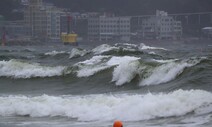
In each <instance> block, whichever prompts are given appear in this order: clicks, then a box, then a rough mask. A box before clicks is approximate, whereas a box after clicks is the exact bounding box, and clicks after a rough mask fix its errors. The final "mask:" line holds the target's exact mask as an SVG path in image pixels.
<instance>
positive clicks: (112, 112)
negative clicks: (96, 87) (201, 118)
mask: <svg viewBox="0 0 212 127" xmlns="http://www.w3.org/2000/svg"><path fill="white" fill-rule="evenodd" d="M0 102H1V103H0V116H16V115H19V116H30V117H54V116H63V117H69V118H77V120H78V121H110V120H116V119H121V120H123V121H140V120H149V119H154V118H160V117H161V118H164V117H165V118H167V117H175V116H183V115H186V114H188V113H194V114H197V115H199V114H204V113H210V112H211V111H212V109H211V106H212V94H211V93H210V92H206V91H202V90H189V91H184V90H177V91H174V92H171V93H158V94H151V93H148V94H146V95H140V94H134V95H128V94H117V95H111V94H110V95H106V94H104V95H102V94H101V95H87V96H57V97H56V96H48V95H43V96H37V97H27V96H8V97H0Z"/></svg>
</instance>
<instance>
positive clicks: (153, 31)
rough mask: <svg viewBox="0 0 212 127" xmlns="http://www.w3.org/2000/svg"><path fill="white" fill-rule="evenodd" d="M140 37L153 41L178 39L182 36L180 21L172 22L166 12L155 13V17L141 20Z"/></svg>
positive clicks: (172, 19)
mask: <svg viewBox="0 0 212 127" xmlns="http://www.w3.org/2000/svg"><path fill="white" fill-rule="evenodd" d="M142 36H143V37H144V38H153V39H179V38H181V36H182V24H181V21H176V20H174V18H173V17H171V16H168V14H167V12H164V11H158V10H157V11H156V16H151V17H149V18H146V19H143V21H142Z"/></svg>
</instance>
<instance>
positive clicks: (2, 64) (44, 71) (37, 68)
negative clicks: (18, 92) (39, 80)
mask: <svg viewBox="0 0 212 127" xmlns="http://www.w3.org/2000/svg"><path fill="white" fill-rule="evenodd" d="M64 69H65V67H62V66H57V67H48V66H41V65H39V64H38V63H32V64H30V63H25V62H20V61H17V60H10V61H0V77H2V76H5V77H13V78H31V77H52V76H59V75H62V74H63V71H64Z"/></svg>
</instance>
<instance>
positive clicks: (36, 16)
mask: <svg viewBox="0 0 212 127" xmlns="http://www.w3.org/2000/svg"><path fill="white" fill-rule="evenodd" d="M60 13H61V11H60V10H59V9H58V8H56V7H55V6H53V5H52V4H47V3H43V1H42V0H30V1H29V4H28V5H27V7H26V8H25V10H24V21H25V23H26V25H27V26H28V27H29V29H30V35H31V37H33V38H38V39H51V40H57V39H60Z"/></svg>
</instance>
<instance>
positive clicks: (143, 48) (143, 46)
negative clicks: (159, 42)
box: [139, 43, 167, 50]
mask: <svg viewBox="0 0 212 127" xmlns="http://www.w3.org/2000/svg"><path fill="white" fill-rule="evenodd" d="M139 49H140V50H167V49H165V48H160V47H150V46H146V45H145V44H143V43H141V44H140V46H139Z"/></svg>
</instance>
